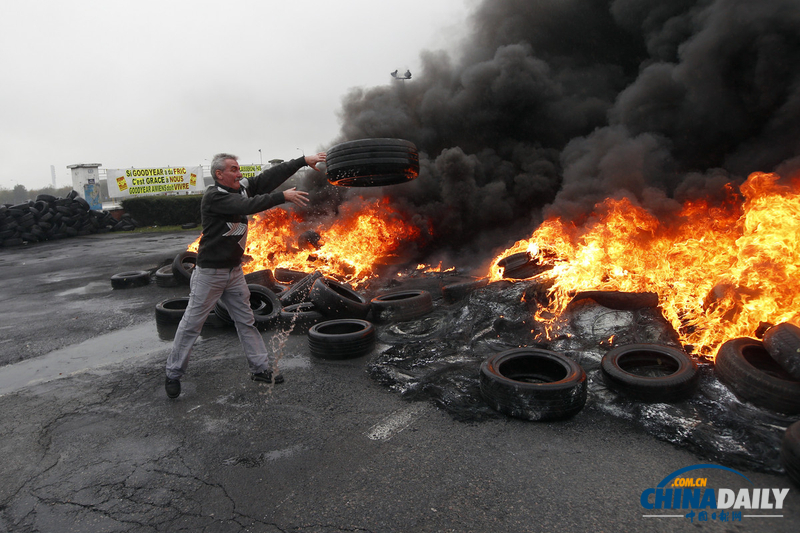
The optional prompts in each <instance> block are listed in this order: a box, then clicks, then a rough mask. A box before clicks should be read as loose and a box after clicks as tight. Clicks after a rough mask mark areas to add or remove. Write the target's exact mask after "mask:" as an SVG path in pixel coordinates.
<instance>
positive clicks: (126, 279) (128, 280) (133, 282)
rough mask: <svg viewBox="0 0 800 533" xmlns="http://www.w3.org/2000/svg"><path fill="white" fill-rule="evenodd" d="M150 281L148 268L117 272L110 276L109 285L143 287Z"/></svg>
mask: <svg viewBox="0 0 800 533" xmlns="http://www.w3.org/2000/svg"><path fill="white" fill-rule="evenodd" d="M149 283H150V271H149V270H132V271H130V272H119V273H117V274H114V275H113V276H111V286H112V287H113V288H115V289H129V288H131V287H143V286H145V285H148V284H149Z"/></svg>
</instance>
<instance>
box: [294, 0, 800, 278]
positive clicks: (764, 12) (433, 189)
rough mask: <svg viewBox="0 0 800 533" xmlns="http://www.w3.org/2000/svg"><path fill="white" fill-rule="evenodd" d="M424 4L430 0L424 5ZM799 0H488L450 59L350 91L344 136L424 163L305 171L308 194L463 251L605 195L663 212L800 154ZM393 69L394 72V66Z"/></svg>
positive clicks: (438, 249)
mask: <svg viewBox="0 0 800 533" xmlns="http://www.w3.org/2000/svg"><path fill="white" fill-rule="evenodd" d="M420 16H421V17H422V16H424V13H420ZM798 28H800V2H797V0H759V1H758V2H753V1H752V0H671V1H669V2H664V1H663V0H615V1H608V0H538V1H533V0H486V1H484V2H483V3H482V4H481V5H480V6H479V7H478V8H477V9H476V10H475V12H474V13H472V15H471V18H470V31H469V36H468V38H467V39H466V41H465V44H464V46H463V48H462V50H461V51H460V53H459V56H458V57H450V56H449V55H447V54H445V53H443V52H425V53H424V54H423V56H422V63H423V67H422V72H420V73H414V77H413V79H412V80H409V81H397V80H391V79H390V80H389V83H387V85H384V86H379V87H374V88H370V89H354V90H352V91H351V92H350V93H349V94H348V95H346V97H345V98H344V99H343V105H342V110H341V122H342V126H341V134H340V136H339V138H337V139H336V140H335V141H334V142H332V143H331V145H333V144H336V143H338V142H343V141H346V140H354V139H360V138H368V137H397V138H403V139H408V140H410V141H413V142H414V143H415V144H416V145H417V147H418V148H419V150H420V156H421V157H420V165H421V173H420V176H419V178H418V179H416V180H415V181H412V182H410V183H407V184H402V185H396V186H391V187H385V188H382V189H379V190H369V189H355V188H354V189H344V188H337V187H332V186H330V185H328V184H327V183H326V182H325V179H324V177H320V176H317V177H312V178H309V179H310V180H313V181H312V182H310V183H308V184H307V186H308V187H309V188H310V189H311V191H312V194H313V196H312V198H313V199H314V200H315V201H316V202H317V204H316V205H317V206H324V210H326V211H327V212H329V213H330V212H336V211H337V209H338V208H339V206H340V205H341V204H342V203H343V202H357V201H359V198H361V197H364V196H372V195H381V196H383V195H386V196H388V197H389V198H390V199H391V202H392V203H393V204H394V205H395V206H397V207H398V208H400V209H402V210H404V212H408V213H412V214H413V216H414V217H415V218H414V220H415V222H416V223H417V224H418V225H419V227H420V228H422V229H424V230H425V231H426V232H427V233H426V240H425V242H424V243H422V248H421V254H423V255H424V256H425V258H428V259H435V258H436V257H437V256H438V257H442V256H444V254H450V257H451V258H452V259H454V260H458V261H461V263H460V264H461V266H463V265H464V262H465V261H467V259H468V258H471V259H472V260H473V261H472V264H473V265H478V264H480V262H481V261H482V260H488V259H490V258H491V257H494V255H496V254H497V253H498V252H499V251H502V250H503V249H505V248H506V247H507V246H508V245H510V244H511V243H513V242H514V241H516V240H518V239H520V238H527V237H529V236H530V233H531V232H532V231H533V230H534V229H535V228H536V226H537V225H538V224H539V223H540V222H541V221H542V220H543V218H544V217H549V216H561V217H565V218H567V219H571V220H580V219H581V218H582V217H585V216H587V215H588V214H589V213H591V211H592V210H593V208H594V206H595V204H596V203H597V202H599V201H602V200H603V199H605V198H608V197H612V196H613V197H619V196H627V197H628V198H630V199H632V200H633V201H634V202H635V203H636V204H638V205H641V206H643V207H645V208H647V209H650V210H651V211H653V212H654V213H656V214H663V213H666V212H669V211H670V210H672V209H675V207H676V206H677V205H678V202H680V201H682V200H684V199H686V198H687V197H688V196H691V195H704V196H708V197H711V198H713V197H714V195H715V194H717V193H718V192H719V190H720V186H721V185H722V184H724V183H726V182H734V183H736V182H741V181H742V180H743V179H745V178H746V177H747V175H748V174H749V173H751V172H753V171H765V172H771V171H777V172H785V173H788V172H790V171H794V170H796V169H797V168H798V167H799V166H800V164H798V161H800V157H798V156H799V155H800V68H798V65H800V31H798ZM387 77H388V73H387Z"/></svg>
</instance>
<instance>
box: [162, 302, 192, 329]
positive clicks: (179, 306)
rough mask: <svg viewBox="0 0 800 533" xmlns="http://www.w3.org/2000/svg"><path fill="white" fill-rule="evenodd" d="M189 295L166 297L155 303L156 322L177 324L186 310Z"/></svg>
mask: <svg viewBox="0 0 800 533" xmlns="http://www.w3.org/2000/svg"><path fill="white" fill-rule="evenodd" d="M188 304H189V297H188V296H183V297H180V298H167V299H166V300H162V301H160V302H158V303H157V304H156V323H158V324H162V325H168V324H178V323H180V321H181V319H182V318H183V313H184V312H186V306H187V305H188Z"/></svg>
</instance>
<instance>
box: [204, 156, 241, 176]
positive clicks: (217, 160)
mask: <svg viewBox="0 0 800 533" xmlns="http://www.w3.org/2000/svg"><path fill="white" fill-rule="evenodd" d="M226 159H233V160H234V161H238V160H239V158H238V157H236V156H235V155H233V154H226V153H221V154H217V155H215V156H214V157H213V159H211V177H212V178H214V180H215V181H216V179H217V170H219V171H223V170H225V160H226Z"/></svg>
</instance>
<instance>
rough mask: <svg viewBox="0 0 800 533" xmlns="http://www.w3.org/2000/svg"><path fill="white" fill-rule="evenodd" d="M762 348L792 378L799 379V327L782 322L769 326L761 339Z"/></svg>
mask: <svg viewBox="0 0 800 533" xmlns="http://www.w3.org/2000/svg"><path fill="white" fill-rule="evenodd" d="M762 342H763V343H764V348H766V349H767V351H768V352H769V354H770V355H771V356H772V358H773V359H775V362H777V363H778V364H779V365H780V366H781V367H782V368H783V369H784V370H786V372H788V373H789V375H790V376H792V377H793V378H794V379H800V328H798V327H797V326H795V325H794V324H790V323H788V322H784V323H783V324H778V325H777V326H773V327H771V328H769V329H768V330H767V331H766V332H765V333H764V338H763V339H762Z"/></svg>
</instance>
